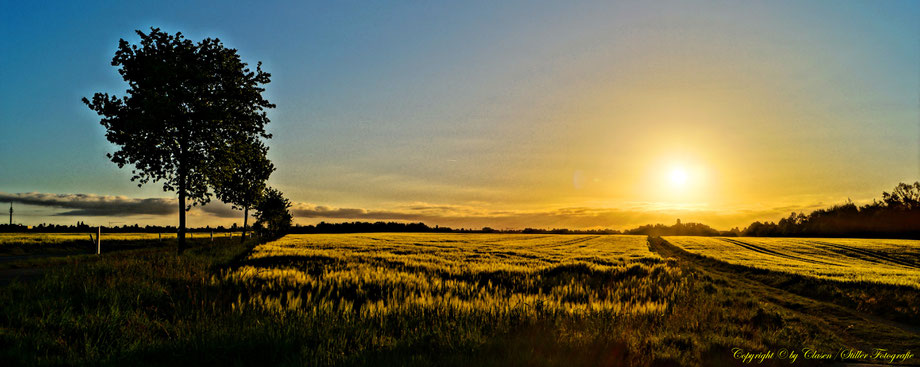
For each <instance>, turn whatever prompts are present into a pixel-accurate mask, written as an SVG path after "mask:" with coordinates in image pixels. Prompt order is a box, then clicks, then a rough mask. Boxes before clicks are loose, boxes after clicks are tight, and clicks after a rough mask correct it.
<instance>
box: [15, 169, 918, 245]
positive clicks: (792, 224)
mask: <svg viewBox="0 0 920 367" xmlns="http://www.w3.org/2000/svg"><path fill="white" fill-rule="evenodd" d="M102 228H103V231H105V232H110V233H112V232H114V233H124V232H147V233H175V232H176V227H174V226H144V227H141V226H139V225H137V224H135V225H133V226H129V225H123V226H115V227H109V226H103V227H102ZM95 229H96V227H93V226H88V225H86V224H84V223H82V222H78V223H77V224H76V225H70V226H65V225H55V224H40V225H37V226H33V227H26V226H22V225H16V224H14V225H12V226H10V225H6V224H4V225H0V232H34V233H41V232H44V233H47V232H91V231H94V230H95ZM238 230H240V228H239V227H237V225H236V224H234V225H233V226H232V227H230V228H225V227H223V226H218V227H215V228H211V227H200V228H190V229H189V231H190V232H209V231H214V232H227V231H238ZM366 232H441V233H443V232H453V233H524V234H533V233H538V234H631V235H647V236H755V237H868V238H872V237H875V238H920V181H918V182H915V183H913V184H910V185H909V184H905V183H901V184H898V186H897V187H895V189H894V190H893V191H892V192H891V193H888V192H883V193H882V200H881V201H879V200H874V201H873V202H872V203H871V204H866V205H863V206H857V205H856V204H854V203H853V202H851V201H848V202H847V203H845V204H840V205H835V206H833V207H830V208H827V209H818V210H815V211H813V212H811V213H810V214H807V215H806V214H805V213H795V212H793V213H792V214H790V215H789V216H788V217H786V218H782V219H780V220H779V222H778V223H774V222H754V223H752V224H751V225H750V226H748V227H747V228H745V229H743V230H740V229H738V228H733V229H731V230H729V231H719V230H716V229H714V228H712V227H710V226H708V225H705V224H701V223H681V222H680V220H679V219H678V220H677V223H676V224H674V225H671V226H668V225H664V224H655V225H652V224H647V225H644V226H640V227H638V228H633V229H629V230H625V231H622V232H621V231H618V230H614V229H590V230H572V229H564V228H563V229H560V228H556V229H539V228H525V229H502V230H499V229H493V228H490V227H483V228H480V229H473V228H458V229H454V228H450V227H440V226H434V227H429V226H428V225H426V224H425V223H421V222H419V223H400V222H374V223H371V222H344V223H326V222H320V223H319V224H316V225H307V226H301V225H296V226H293V227H291V228H290V230H289V231H288V233H366Z"/></svg>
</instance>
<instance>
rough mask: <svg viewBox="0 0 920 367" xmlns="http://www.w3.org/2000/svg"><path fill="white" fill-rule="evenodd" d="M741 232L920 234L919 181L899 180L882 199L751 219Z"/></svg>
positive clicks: (764, 234) (798, 235) (901, 236)
mask: <svg viewBox="0 0 920 367" xmlns="http://www.w3.org/2000/svg"><path fill="white" fill-rule="evenodd" d="M741 233H742V234H743V235H744V236H778V237H876V238H920V181H918V182H914V183H913V184H911V185H909V184H905V183H901V184H898V186H897V187H895V188H894V190H892V192H891V193H888V192H883V193H882V200H881V201H878V200H873V201H872V203H871V204H866V205H863V206H857V205H856V204H853V202H852V201H847V202H846V203H845V204H840V205H834V206H833V207H830V208H828V209H818V210H815V211H813V212H811V214H808V215H805V213H795V212H793V213H792V214H790V215H789V216H788V217H786V218H783V219H780V220H779V222H778V223H773V222H766V223H761V222H754V223H752V224H751V225H750V226H748V227H747V228H745V229H744V230H743V231H741Z"/></svg>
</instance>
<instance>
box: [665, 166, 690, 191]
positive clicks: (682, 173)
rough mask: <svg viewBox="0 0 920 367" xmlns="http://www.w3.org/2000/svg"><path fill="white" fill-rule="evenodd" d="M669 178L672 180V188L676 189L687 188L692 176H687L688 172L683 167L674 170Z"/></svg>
mask: <svg viewBox="0 0 920 367" xmlns="http://www.w3.org/2000/svg"><path fill="white" fill-rule="evenodd" d="M668 177H669V178H670V180H671V186H672V187H675V188H683V187H685V186H687V181H688V180H689V179H690V175H688V174H687V170H686V169H684V168H683V167H675V168H672V169H671V173H670V174H669V175H668Z"/></svg>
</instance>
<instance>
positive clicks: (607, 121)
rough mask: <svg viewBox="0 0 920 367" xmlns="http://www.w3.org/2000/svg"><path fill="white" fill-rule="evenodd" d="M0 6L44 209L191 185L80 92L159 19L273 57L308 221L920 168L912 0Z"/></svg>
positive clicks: (679, 193)
mask: <svg viewBox="0 0 920 367" xmlns="http://www.w3.org/2000/svg"><path fill="white" fill-rule="evenodd" d="M0 6H2V7H0V17H2V18H0V20H2V21H0V32H2V36H0V49H2V50H3V51H2V56H0V128H2V134H0V194H3V195H5V197H9V198H19V199H20V201H22V202H23V203H27V202H30V203H32V204H31V205H24V206H23V208H22V209H21V213H22V214H23V216H22V217H21V221H22V222H23V223H27V224H36V223H40V222H65V223H66V222H69V221H76V220H84V221H87V222H99V223H103V224H104V223H105V222H108V221H112V220H113V218H116V219H118V220H127V221H128V222H131V223H134V222H140V223H142V224H144V223H151V224H153V223H160V224H174V222H175V216H174V214H170V213H161V211H157V210H149V211H146V212H145V211H141V212H143V213H141V214H137V213H136V212H125V213H122V214H121V215H118V216H113V214H112V213H111V212H110V211H105V212H92V211H87V210H84V209H85V207H87V206H93V205H96V204H92V203H90V204H87V203H85V202H86V201H89V202H93V203H98V202H108V203H111V205H113V206H115V205H116V204H115V203H121V202H130V203H133V204H131V205H128V206H126V208H131V210H136V208H137V207H138V206H137V205H135V204H136V202H142V203H149V202H151V201H149V200H148V201H143V200H145V199H164V200H168V199H172V198H174V195H173V193H167V192H163V191H162V190H161V189H160V186H159V185H156V184H152V185H147V186H145V187H143V188H138V187H137V186H136V185H135V184H133V183H131V182H130V181H129V180H128V179H129V177H130V172H129V171H128V170H119V169H118V168H117V167H116V166H115V165H114V164H112V163H111V162H109V161H108V160H107V159H106V158H105V153H106V152H110V151H113V150H114V147H113V146H111V145H110V144H109V143H108V142H106V140H105V137H104V129H103V128H102V126H100V125H99V123H98V117H97V116H96V115H95V114H94V113H92V112H91V111H90V110H89V109H87V108H86V107H85V106H84V105H83V104H82V103H80V98H82V97H84V96H91V95H92V94H93V93H94V92H109V93H114V94H118V95H121V94H123V93H124V89H125V85H124V83H123V82H122V81H121V80H120V78H119V76H118V74H117V72H116V69H115V68H114V67H112V66H111V65H110V64H109V63H110V61H111V57H112V55H113V54H114V51H115V48H116V46H117V43H118V40H119V39H120V38H124V39H127V40H129V41H131V42H135V41H136V40H137V37H136V36H135V35H134V33H133V31H134V30H135V29H141V30H147V29H149V27H151V26H155V27H160V28H162V29H164V30H166V31H168V32H176V31H181V32H183V34H185V35H186V36H187V37H188V38H190V39H192V40H200V39H202V38H205V37H217V38H220V39H221V40H222V41H224V43H225V44H226V45H227V46H229V47H233V48H236V49H238V50H239V53H240V54H241V55H242V57H243V59H244V60H246V61H248V62H250V63H251V64H255V62H257V61H262V62H263V63H264V67H263V68H264V69H265V70H267V71H269V72H270V73H272V75H273V82H272V83H271V84H269V85H268V86H267V97H268V99H269V100H270V101H272V102H273V103H276V104H277V105H278V108H277V109H275V110H273V111H271V112H270V115H269V116H270V118H271V119H272V123H271V124H270V127H269V130H270V131H271V132H272V133H274V134H275V138H274V139H272V140H271V141H270V142H269V145H270V147H271V151H270V158H271V159H272V160H273V161H274V162H275V164H276V166H277V167H278V171H277V172H276V173H275V174H274V175H273V177H272V179H271V181H270V183H271V184H272V185H273V186H276V187H278V188H280V189H282V190H283V191H284V192H285V193H286V194H287V195H288V196H289V197H290V198H291V199H292V200H293V201H295V202H296V203H297V205H296V206H295V208H296V209H297V210H296V211H295V217H297V218H298V221H299V222H301V223H312V222H316V221H319V220H351V219H361V220H375V219H384V220H386V219H399V220H425V221H426V222H429V223H430V224H442V225H454V226H481V225H492V226H493V227H502V226H508V227H522V226H540V225H542V226H554V225H558V226H573V227H614V228H622V227H625V226H629V225H634V224H638V223H642V222H644V221H667V222H671V221H673V218H674V217H676V216H680V217H681V218H682V219H683V220H684V221H688V220H699V221H704V222H707V223H712V224H714V225H716V226H719V227H728V226H735V225H744V224H746V223H748V222H750V221H751V220H753V219H769V218H772V217H775V216H777V215H786V214H788V213H787V212H788V211H790V210H806V209H809V208H813V207H815V206H819V205H827V204H831V203H834V202H839V201H842V200H846V198H852V199H853V200H857V201H859V200H871V199H872V198H873V197H878V196H879V195H880V193H881V191H882V190H889V189H891V188H892V187H893V186H894V185H895V184H897V183H898V182H902V181H904V182H906V181H910V182H913V181H916V180H917V179H918V177H920V143H918V141H920V126H918V125H920V122H918V120H920V107H918V101H920V91H918V89H920V70H918V69H920V67H918V65H920V28H918V27H920V26H918V24H920V22H918V19H920V4H918V3H917V2H908V1H901V2H899V1H885V2H877V1H835V2H824V1H816V2H777V1H770V2H744V3H737V2H729V1H725V2H723V1H705V2H698V1H690V2H688V1H679V2H655V3H653V4H652V3H649V2H638V1H637V2H618V3H616V4H612V3H602V2H511V1H509V2H485V1H483V2H455V3H447V2H400V3H395V4H394V3H391V4H385V5H367V4H365V3H364V2H267V3H265V4H262V3H255V2H145V3H127V2H124V3H123V2H79V3H77V2H73V3H56V2H46V3H37V4H36V3H29V2H4V3H3V4H2V5H0ZM675 170H676V171H681V172H683V171H686V172H689V176H690V177H691V179H690V182H689V183H688V184H684V185H683V186H681V187H676V186H675V185H673V184H670V185H669V184H660V182H663V181H667V177H668V174H669V172H670V173H673V172H674V171H675ZM30 193H31V194H30ZM52 199H53V200H52ZM30 200H31V201H30ZM43 200H44V201H43ZM66 202H72V203H73V204H64V203H66ZM91 204H92V205H91ZM75 208H83V209H80V210H83V211H78V212H75V211H74V210H75ZM60 214H67V215H63V216H61V215H60ZM75 214H79V215H75ZM298 214H300V215H299V216H298ZM233 215H235V214H233V213H231V212H230V211H229V210H227V209H226V208H219V209H211V211H210V212H209V211H199V213H198V215H197V216H194V217H193V219H192V223H191V224H192V225H204V224H227V223H229V222H232V221H233V220H234V219H233V218H232V216H233ZM125 218H126V219H125ZM237 221H238V220H237ZM495 223H498V224H497V225H496V224H495Z"/></svg>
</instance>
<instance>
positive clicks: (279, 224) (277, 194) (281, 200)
mask: <svg viewBox="0 0 920 367" xmlns="http://www.w3.org/2000/svg"><path fill="white" fill-rule="evenodd" d="M290 207H291V202H290V201H289V200H288V199H287V198H285V197H284V195H283V194H282V193H281V191H278V190H276V189H273V188H268V189H266V190H265V194H264V195H263V196H262V198H261V199H260V200H259V202H258V203H257V204H256V206H255V209H256V223H255V227H256V228H258V229H259V230H261V231H263V232H264V233H265V234H267V235H268V236H271V237H275V236H281V235H283V234H284V233H286V232H287V231H288V229H290V228H291V223H292V222H293V216H292V215H291V211H290V210H288V208H290Z"/></svg>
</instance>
